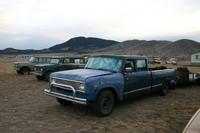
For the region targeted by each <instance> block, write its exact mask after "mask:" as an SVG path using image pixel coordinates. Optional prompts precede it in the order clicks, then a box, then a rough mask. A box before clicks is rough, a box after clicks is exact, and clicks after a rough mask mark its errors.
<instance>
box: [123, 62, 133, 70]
mask: <svg viewBox="0 0 200 133" xmlns="http://www.w3.org/2000/svg"><path fill="white" fill-rule="evenodd" d="M124 67H125V70H126V69H131V70H130V71H135V63H134V60H126V62H125V66H124Z"/></svg>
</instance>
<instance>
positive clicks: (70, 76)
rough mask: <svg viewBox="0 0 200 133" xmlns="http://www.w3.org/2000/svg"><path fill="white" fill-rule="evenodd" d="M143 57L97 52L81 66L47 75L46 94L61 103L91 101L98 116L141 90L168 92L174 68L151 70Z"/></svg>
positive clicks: (165, 93)
mask: <svg viewBox="0 0 200 133" xmlns="http://www.w3.org/2000/svg"><path fill="white" fill-rule="evenodd" d="M147 62H148V61H147V58H146V57H143V56H122V55H120V56H116V55H115V56H114V55H98V56H92V57H90V58H89V61H88V63H87V65H86V66H85V68H84V69H77V70H69V71H61V72H56V73H52V74H51V75H50V88H49V89H45V90H44V92H45V94H47V95H50V96H53V97H56V99H57V101H58V102H59V103H60V104H62V105H63V104H64V105H66V104H69V103H72V102H74V103H78V104H92V106H93V107H94V110H95V112H96V114H97V115H98V116H107V115H109V114H110V113H111V112H112V110H113V107H114V105H115V103H116V102H117V101H121V100H124V99H125V98H126V97H128V96H130V95H133V94H137V93H141V92H152V91H153V92H158V93H159V94H160V95H167V93H168V88H169V86H170V84H172V83H174V80H175V70H173V69H165V70H151V69H149V68H148V63H147Z"/></svg>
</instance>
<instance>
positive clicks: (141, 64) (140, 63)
mask: <svg viewBox="0 0 200 133" xmlns="http://www.w3.org/2000/svg"><path fill="white" fill-rule="evenodd" d="M136 69H137V71H145V70H147V64H146V60H136Z"/></svg>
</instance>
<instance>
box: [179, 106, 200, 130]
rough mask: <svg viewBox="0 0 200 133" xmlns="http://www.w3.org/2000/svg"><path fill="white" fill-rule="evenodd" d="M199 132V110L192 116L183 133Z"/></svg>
mask: <svg viewBox="0 0 200 133" xmlns="http://www.w3.org/2000/svg"><path fill="white" fill-rule="evenodd" d="M199 132H200V109H199V110H198V111H197V112H196V113H195V114H194V115H193V116H192V118H191V119H190V121H189V122H188V124H187V125H186V127H185V129H184V131H183V133H199Z"/></svg>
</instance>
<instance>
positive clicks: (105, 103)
mask: <svg viewBox="0 0 200 133" xmlns="http://www.w3.org/2000/svg"><path fill="white" fill-rule="evenodd" d="M114 105H115V97H114V94H113V92H112V91H110V90H104V91H102V92H101V93H100V95H99V96H98V98H97V100H96V102H95V103H94V110H95V113H96V114H97V115H98V116H108V115H110V114H111V113H112V110H113V107H114Z"/></svg>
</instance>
